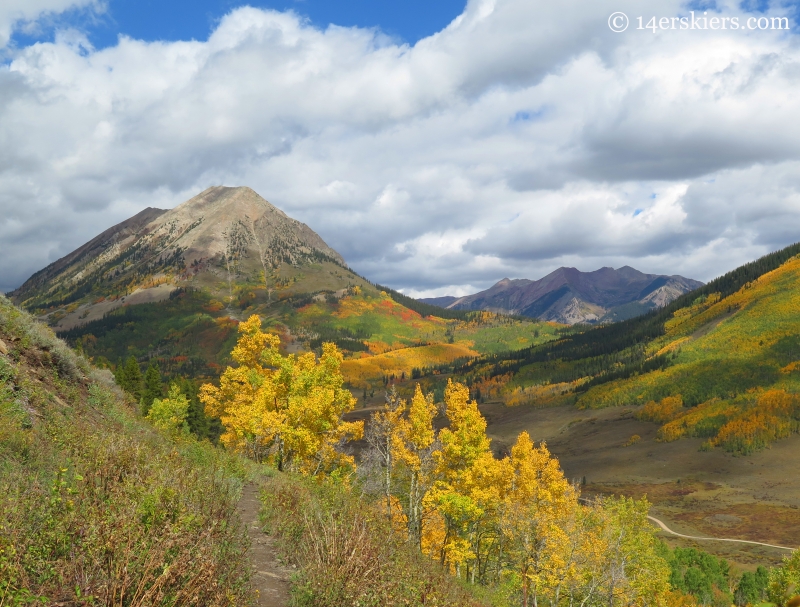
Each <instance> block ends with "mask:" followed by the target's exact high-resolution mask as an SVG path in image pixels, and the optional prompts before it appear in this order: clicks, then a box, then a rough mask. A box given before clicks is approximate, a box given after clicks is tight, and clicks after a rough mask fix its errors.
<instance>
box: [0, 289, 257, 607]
mask: <svg viewBox="0 0 800 607" xmlns="http://www.w3.org/2000/svg"><path fill="white" fill-rule="evenodd" d="M0 339H2V340H3V342H4V343H5V344H6V346H7V347H6V349H7V350H8V353H7V354H6V355H4V354H0V502H1V503H2V505H1V506H0V604H2V605H27V604H36V603H39V602H41V603H47V604H55V603H59V604H70V605H101V604H102V605H124V606H126V607H127V606H144V605H148V606H149V605H179V604H180V605H243V604H247V603H248V601H249V579H248V575H249V568H248V567H247V564H246V548H247V537H246V534H245V532H244V530H243V529H242V528H241V526H240V525H239V523H238V517H237V515H236V503H237V500H238V496H239V492H240V487H241V483H242V480H243V479H244V478H245V476H246V469H245V468H244V467H243V465H242V464H241V463H240V462H239V460H237V459H235V458H231V457H229V456H227V455H226V454H225V453H224V452H221V451H219V450H217V449H214V448H213V447H211V446H210V445H209V444H207V443H197V442H193V441H186V442H181V443H173V442H171V441H170V440H168V439H167V438H165V437H163V436H161V435H159V434H158V433H156V432H155V431H154V430H153V429H152V428H151V427H149V426H148V425H147V424H145V423H143V422H142V421H140V419H139V418H138V416H137V415H136V413H135V410H134V407H133V406H132V403H126V401H125V397H124V396H123V395H122V393H121V392H120V391H119V389H118V388H116V386H115V385H114V383H113V380H112V378H111V376H110V373H108V372H107V371H105V372H104V371H98V370H96V369H93V368H92V367H91V366H90V365H89V364H88V363H87V362H86V360H84V359H83V358H81V357H79V356H77V355H76V354H75V353H74V352H72V351H71V350H70V349H69V348H67V347H66V346H65V345H64V344H63V342H61V341H59V340H57V339H56V338H55V337H54V336H53V334H52V333H51V332H50V331H49V330H48V329H46V328H45V327H43V326H41V325H39V324H38V323H36V322H35V321H34V320H33V319H32V317H30V316H29V315H28V314H26V313H23V312H21V311H19V310H17V309H15V308H14V307H13V306H12V305H11V304H10V302H8V300H7V299H6V298H5V297H3V296H0Z"/></svg>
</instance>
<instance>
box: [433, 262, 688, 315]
mask: <svg viewBox="0 0 800 607" xmlns="http://www.w3.org/2000/svg"><path fill="white" fill-rule="evenodd" d="M701 286H703V283H702V282H700V281H697V280H692V279H690V278H684V277H683V276H678V275H674V276H666V275H660V274H645V273H643V272H640V271H639V270H636V269H635V268H631V267H630V266H624V267H622V268H619V269H616V270H615V269H614V268H608V267H605V268H600V269H599V270H595V271H594V272H581V271H579V270H577V269H576V268H565V267H562V268H558V269H557V270H555V271H554V272H551V273H550V274H548V275H547V276H545V277H544V278H541V279H539V280H527V279H524V278H523V279H515V280H511V279H509V278H504V279H503V280H501V281H499V282H498V283H496V284H495V285H493V286H492V287H490V288H489V289H486V290H485V291H481V292H480V293H475V294H474V295H467V296H465V297H459V298H453V297H436V298H428V299H423V300H421V301H424V302H426V303H430V304H433V305H441V306H442V307H445V308H447V309H451V310H488V311H491V312H499V313H502V314H517V315H520V316H530V317H535V318H540V319H542V320H551V321H555V322H560V323H565V324H570V325H572V324H576V323H590V324H594V323H604V322H614V321H619V320H625V319H627V318H632V317H633V316H638V315H639V314H643V313H645V312H647V311H649V310H651V309H654V308H660V307H663V306H665V305H666V304H668V303H669V302H671V301H673V300H674V299H675V298H677V297H679V296H680V295H682V294H684V293H687V292H689V291H693V290H694V289H697V288H699V287H701Z"/></svg>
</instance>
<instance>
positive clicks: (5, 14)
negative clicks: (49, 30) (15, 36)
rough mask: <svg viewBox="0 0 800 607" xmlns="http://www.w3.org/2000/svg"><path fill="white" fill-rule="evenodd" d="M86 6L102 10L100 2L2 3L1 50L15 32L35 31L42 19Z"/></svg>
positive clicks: (44, 0) (8, 0) (43, 0)
mask: <svg viewBox="0 0 800 607" xmlns="http://www.w3.org/2000/svg"><path fill="white" fill-rule="evenodd" d="M85 6H94V7H96V8H97V9H98V10H101V9H102V3H101V2H100V1H99V0H3V2H2V3H0V49H2V48H3V47H5V46H6V45H7V44H8V42H9V40H10V38H11V34H12V32H13V31H14V30H17V29H19V30H23V31H35V30H36V28H37V26H38V21H39V20H40V19H42V18H46V17H47V16H52V15H56V14H58V13H62V12H64V11H66V10H68V9H71V8H80V7H85Z"/></svg>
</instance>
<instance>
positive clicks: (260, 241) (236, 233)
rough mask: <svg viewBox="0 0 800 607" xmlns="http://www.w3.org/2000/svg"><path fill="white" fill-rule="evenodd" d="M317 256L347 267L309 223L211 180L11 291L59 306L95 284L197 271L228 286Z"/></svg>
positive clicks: (175, 277) (174, 277)
mask: <svg viewBox="0 0 800 607" xmlns="http://www.w3.org/2000/svg"><path fill="white" fill-rule="evenodd" d="M321 260H328V261H332V262H334V263H336V264H338V265H342V266H343V265H345V262H344V259H342V256H341V255H339V253H337V252H336V251H334V250H333V249H332V248H330V247H329V246H328V245H327V244H326V243H325V241H323V240H322V238H320V237H319V235H318V234H316V233H315V232H314V231H313V230H311V228H309V227H308V226H307V225H306V224H304V223H302V222H300V221H297V220H296V219H292V218H291V217H289V216H288V215H286V213H284V212H283V211H281V210H280V209H278V208H277V207H275V206H274V205H272V204H270V203H269V202H268V201H267V200H265V199H264V198H262V197H261V196H259V195H258V194H257V193H256V192H255V191H254V190H253V189H251V188H249V187H245V186H240V187H226V186H213V187H210V188H208V189H206V190H204V191H203V192H201V193H200V194H198V195H197V196H194V197H192V198H190V199H189V200H187V201H185V202H183V203H181V204H179V205H178V206H176V207H175V208H173V209H170V210H167V211H164V210H161V209H153V208H148V209H145V210H143V211H140V212H139V213H137V214H136V215H134V216H133V217H131V218H130V219H128V220H126V221H124V222H122V223H120V224H118V225H116V226H114V227H112V228H109V229H108V230H106V231H105V232H103V233H102V234H100V235H99V236H97V237H96V238H94V239H93V240H91V241H90V242H88V243H86V244H85V245H83V246H82V247H80V248H79V249H77V250H75V251H73V252H72V253H70V254H69V255H67V256H65V257H64V258H62V259H60V260H58V261H56V262H55V263H53V264H50V266H48V267H47V268H45V269H44V270H42V271H40V272H38V273H37V274H35V275H34V276H33V277H31V278H30V279H29V280H28V281H27V282H25V284H23V285H22V286H21V287H20V288H19V289H17V290H16V291H14V293H13V294H12V296H13V297H14V299H15V300H16V301H17V302H21V301H25V300H30V299H31V298H33V299H35V301H32V302H30V303H31V304H36V305H39V304H42V305H43V304H45V303H48V304H53V303H58V304H61V305H63V303H65V302H68V301H75V300H76V299H80V298H82V297H85V295H86V294H88V293H89V292H90V291H91V290H92V289H93V288H94V287H96V286H97V285H99V284H102V285H104V287H103V289H104V291H106V290H108V291H114V292H116V291H119V290H120V289H119V288H117V287H114V285H117V286H120V285H123V284H125V285H137V284H139V283H143V284H144V283H150V282H152V281H154V280H155V281H157V282H158V281H164V280H169V281H172V282H173V283H174V282H175V281H178V282H180V281H186V280H192V279H193V278H194V277H198V276H200V280H201V282H204V283H207V284H211V283H218V282H219V281H220V280H223V281H225V282H226V283H227V284H229V285H230V283H231V282H232V281H233V280H236V279H237V278H238V277H240V276H241V277H255V276H259V275H261V276H268V275H270V274H272V273H273V272H274V271H276V270H279V268H280V267H281V265H282V264H288V265H290V266H300V265H305V264H308V263H313V262H316V261H321ZM203 276H205V278H202V277H203ZM263 280H266V279H265V278H262V281H263ZM122 290H123V292H124V293H127V292H129V290H130V288H129V287H127V286H126V287H124V288H123V289H122Z"/></svg>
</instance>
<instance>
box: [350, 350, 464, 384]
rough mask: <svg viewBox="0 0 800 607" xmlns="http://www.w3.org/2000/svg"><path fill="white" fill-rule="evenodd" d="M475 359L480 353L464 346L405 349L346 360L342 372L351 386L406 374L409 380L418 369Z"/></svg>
mask: <svg viewBox="0 0 800 607" xmlns="http://www.w3.org/2000/svg"><path fill="white" fill-rule="evenodd" d="M474 356H478V353H477V352H475V351H474V350H471V349H469V348H467V347H465V346H464V345H463V344H435V345H432V346H420V347H418V348H402V349H399V350H392V351H391V352H386V353H384V354H379V355H377V356H371V357H369V358H360V359H351V360H346V361H344V362H343V363H342V373H343V374H344V376H345V377H346V378H347V381H349V382H350V383H351V384H358V383H362V382H364V381H366V380H368V379H375V378H380V377H383V376H388V375H394V376H395V377H400V376H401V375H402V374H403V373H405V374H406V376H407V377H409V376H410V375H411V372H412V370H413V369H415V368H416V369H423V368H425V367H431V366H435V365H438V364H442V363H449V362H453V361H454V360H456V359H459V358H470V357H474Z"/></svg>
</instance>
